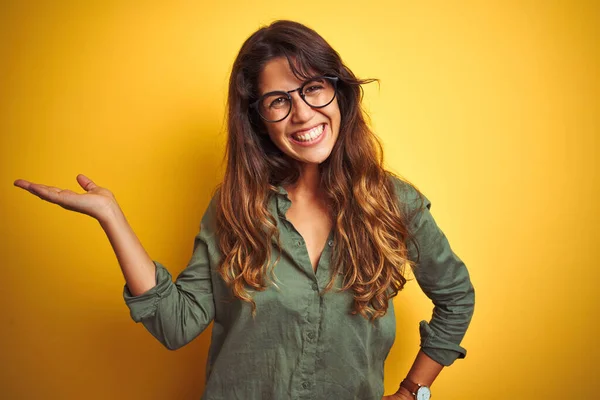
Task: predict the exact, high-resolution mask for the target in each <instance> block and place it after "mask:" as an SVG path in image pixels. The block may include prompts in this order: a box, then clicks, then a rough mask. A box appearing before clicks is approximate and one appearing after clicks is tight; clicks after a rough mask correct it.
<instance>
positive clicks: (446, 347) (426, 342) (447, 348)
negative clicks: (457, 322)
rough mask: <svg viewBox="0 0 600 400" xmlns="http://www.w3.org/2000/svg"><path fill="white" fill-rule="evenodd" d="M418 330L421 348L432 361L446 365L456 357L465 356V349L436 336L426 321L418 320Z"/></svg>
mask: <svg viewBox="0 0 600 400" xmlns="http://www.w3.org/2000/svg"><path fill="white" fill-rule="evenodd" d="M419 332H420V334H421V350H422V351H423V352H424V353H425V354H427V355H428V356H429V357H431V359H433V360H434V361H436V362H438V363H440V364H442V365H444V366H446V367H447V366H450V365H452V363H453V362H454V361H456V359H457V358H465V357H466V355H467V350H466V349H464V348H463V347H461V346H459V345H458V344H456V343H453V342H450V341H448V340H446V339H444V338H441V337H439V336H437V335H436V333H435V332H434V330H433V329H431V327H430V326H429V324H428V323H427V321H421V322H420V324H419Z"/></svg>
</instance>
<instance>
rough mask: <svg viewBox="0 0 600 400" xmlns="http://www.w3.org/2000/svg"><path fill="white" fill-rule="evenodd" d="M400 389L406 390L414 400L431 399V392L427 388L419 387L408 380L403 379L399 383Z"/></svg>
mask: <svg viewBox="0 0 600 400" xmlns="http://www.w3.org/2000/svg"><path fill="white" fill-rule="evenodd" d="M400 387H403V388H404V389H406V390H408V391H409V392H410V393H411V394H412V395H413V396H414V397H415V399H416V400H429V399H430V398H431V390H429V387H428V386H425V385H419V384H418V383H415V382H413V381H411V380H410V379H408V378H405V379H404V380H403V381H402V383H400Z"/></svg>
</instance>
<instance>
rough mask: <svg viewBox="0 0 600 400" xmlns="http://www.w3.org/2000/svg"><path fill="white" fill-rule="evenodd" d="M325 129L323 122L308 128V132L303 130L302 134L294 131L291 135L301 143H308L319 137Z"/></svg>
mask: <svg viewBox="0 0 600 400" xmlns="http://www.w3.org/2000/svg"><path fill="white" fill-rule="evenodd" d="M324 130H325V124H320V125H317V126H315V127H314V128H312V129H311V130H309V131H308V132H304V133H302V134H296V133H294V134H293V135H291V137H292V139H293V140H295V141H297V142H302V143H310V142H314V141H315V140H317V139H319V138H320V137H321V135H322V134H323V131H324Z"/></svg>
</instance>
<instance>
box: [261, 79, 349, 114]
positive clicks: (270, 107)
mask: <svg viewBox="0 0 600 400" xmlns="http://www.w3.org/2000/svg"><path fill="white" fill-rule="evenodd" d="M337 82H338V78H337V77H335V76H318V77H315V78H311V79H309V80H307V81H306V82H304V83H303V84H302V86H300V87H299V88H297V89H294V90H288V91H287V92H286V91H282V90H277V91H274V92H269V93H265V94H263V95H262V96H261V97H260V98H259V99H258V100H256V101H255V102H254V103H252V104H250V107H251V108H254V109H256V111H257V112H258V114H259V115H260V117H261V118H262V119H264V120H265V121H267V122H279V121H282V120H284V119H286V118H287V116H288V115H290V112H291V111H292V96H291V94H290V93H294V92H298V94H299V95H300V97H301V98H302V100H304V102H305V103H306V104H308V105H309V106H310V107H312V108H323V107H326V106H328V105H329V104H330V103H331V102H332V101H333V99H335V94H336V92H337Z"/></svg>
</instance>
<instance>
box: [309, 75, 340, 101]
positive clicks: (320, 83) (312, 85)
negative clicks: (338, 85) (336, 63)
mask: <svg viewBox="0 0 600 400" xmlns="http://www.w3.org/2000/svg"><path fill="white" fill-rule="evenodd" d="M302 93H303V94H304V100H306V102H307V103H308V104H309V105H311V106H312V107H324V106H326V105H327V104H329V103H331V101H332V100H333V97H334V96H335V86H334V85H333V82H332V81H331V80H330V79H326V78H317V79H313V80H310V81H308V82H306V83H305V84H304V86H302Z"/></svg>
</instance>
